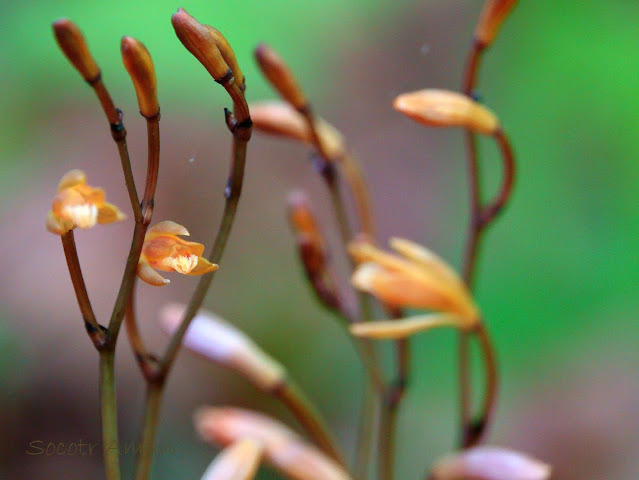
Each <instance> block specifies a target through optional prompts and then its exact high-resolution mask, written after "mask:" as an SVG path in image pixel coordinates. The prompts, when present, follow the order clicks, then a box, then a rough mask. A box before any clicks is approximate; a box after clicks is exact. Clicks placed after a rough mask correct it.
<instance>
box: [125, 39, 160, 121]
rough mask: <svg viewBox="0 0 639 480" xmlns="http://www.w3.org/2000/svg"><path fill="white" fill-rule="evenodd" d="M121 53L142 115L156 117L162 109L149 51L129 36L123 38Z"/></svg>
mask: <svg viewBox="0 0 639 480" xmlns="http://www.w3.org/2000/svg"><path fill="white" fill-rule="evenodd" d="M120 51H121V53H122V62H123V63H124V67H125V68H126V70H127V72H128V73H129V76H130V77H131V80H132V82H133V86H134V88H135V93H136V96H137V99H138V106H139V108H140V113H141V114H142V115H144V116H145V117H147V118H149V117H154V116H156V115H157V114H158V113H159V111H160V107H159V104H158V98H157V81H156V78H155V68H154V67H153V61H152V60H151V55H150V54H149V51H148V50H147V48H146V47H145V46H144V44H143V43H142V42H140V41H139V40H137V39H135V38H133V37H129V36H124V37H122V40H121V41H120Z"/></svg>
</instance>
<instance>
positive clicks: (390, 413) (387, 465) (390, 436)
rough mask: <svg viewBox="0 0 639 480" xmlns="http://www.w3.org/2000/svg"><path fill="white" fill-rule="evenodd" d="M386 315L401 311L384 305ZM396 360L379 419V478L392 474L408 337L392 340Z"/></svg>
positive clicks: (397, 315)
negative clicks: (392, 379)
mask: <svg viewBox="0 0 639 480" xmlns="http://www.w3.org/2000/svg"><path fill="white" fill-rule="evenodd" d="M386 312H387V315H388V316H389V317H390V318H400V317H402V311H401V310H400V309H398V308H392V307H389V306H386ZM394 345H395V354H396V356H397V360H396V370H397V373H396V376H395V381H394V382H393V383H392V384H390V385H389V386H388V387H387V389H386V393H385V402H384V405H383V409H384V411H383V413H382V416H381V419H380V429H379V430H380V435H379V439H380V441H379V445H378V447H377V448H378V454H377V458H378V462H379V469H378V470H379V471H378V475H379V478H380V480H391V479H392V478H393V476H394V462H395V445H396V440H397V413H398V411H399V406H400V403H401V401H402V400H403V399H404V395H405V393H406V386H407V383H408V376H409V369H410V343H409V340H408V339H405V338H403V339H399V340H396V341H395V342H394Z"/></svg>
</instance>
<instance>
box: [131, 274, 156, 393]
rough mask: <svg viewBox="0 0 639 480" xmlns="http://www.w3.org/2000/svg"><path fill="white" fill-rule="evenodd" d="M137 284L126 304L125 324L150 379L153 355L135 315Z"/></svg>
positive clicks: (140, 361)
mask: <svg viewBox="0 0 639 480" xmlns="http://www.w3.org/2000/svg"><path fill="white" fill-rule="evenodd" d="M135 284H136V283H135V282H134V283H133V289H132V291H131V296H130V297H129V301H128V303H127V306H126V311H125V314H124V326H125V327H126V333H127V337H128V339H129V343H130V344H131V348H132V349H133V354H134V355H135V360H136V361H137V363H138V366H139V367H140V371H141V372H142V375H143V376H144V378H145V379H146V380H147V381H148V380H151V379H152V378H153V374H154V370H153V357H151V355H150V354H149V351H148V350H147V348H146V346H145V345H144V340H143V339H142V336H141V335H140V331H139V329H138V323H137V320H136V315H135Z"/></svg>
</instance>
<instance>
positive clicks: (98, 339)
mask: <svg viewBox="0 0 639 480" xmlns="http://www.w3.org/2000/svg"><path fill="white" fill-rule="evenodd" d="M61 238H62V248H63V249H64V256H65V258H66V261H67V267H68V268H69V276H70V277H71V283H72V284H73V290H74V292H75V297H76V299H77V301H78V307H79V308H80V313H81V314H82V319H83V320H84V326H85V328H86V330H87V333H88V334H89V338H90V339H91V341H92V342H93V345H95V347H96V348H97V349H98V350H99V349H100V348H102V346H103V345H104V342H105V340H106V335H105V329H104V327H102V326H101V325H100V324H99V323H98V321H97V320H96V318H95V314H94V313H93V307H91V300H89V294H88V293H87V287H86V285H85V283H84V277H83V275H82V268H81V267H80V260H79V258H78V251H77V249H76V246H75V236H74V235H73V230H69V231H68V232H66V233H64V234H62V236H61Z"/></svg>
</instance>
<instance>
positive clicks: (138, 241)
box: [108, 113, 160, 348]
mask: <svg viewBox="0 0 639 480" xmlns="http://www.w3.org/2000/svg"><path fill="white" fill-rule="evenodd" d="M159 120H160V116H159V113H158V115H156V116H154V117H151V118H147V137H148V166H147V178H146V182H145V188H144V197H143V198H142V213H141V215H140V216H138V217H136V219H135V227H134V229H133V238H132V240H131V247H130V248H129V255H128V257H127V261H126V265H125V267H124V273H123V275H122V282H121V283H120V290H119V291H118V296H117V298H116V301H115V305H114V307H113V312H112V314H111V319H110V321H109V338H108V343H109V346H110V347H111V348H115V344H116V342H117V339H118V334H119V331H120V327H121V326H122V320H123V319H124V313H125V311H126V307H127V304H128V303H129V298H130V297H131V295H132V292H133V286H134V284H135V278H136V273H137V268H138V263H139V261H140V254H141V253H142V246H143V245H144V237H145V235H146V231H147V228H148V226H149V223H151V217H152V215H153V201H154V200H153V198H154V195H155V186H156V184H157V178H158V168H159V164H160V126H159Z"/></svg>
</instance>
